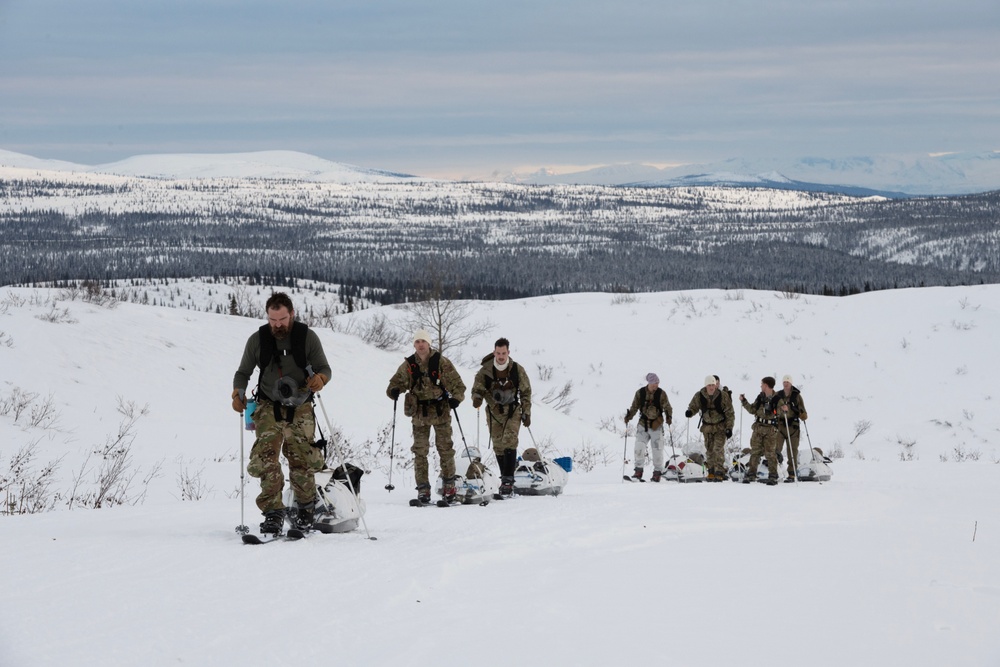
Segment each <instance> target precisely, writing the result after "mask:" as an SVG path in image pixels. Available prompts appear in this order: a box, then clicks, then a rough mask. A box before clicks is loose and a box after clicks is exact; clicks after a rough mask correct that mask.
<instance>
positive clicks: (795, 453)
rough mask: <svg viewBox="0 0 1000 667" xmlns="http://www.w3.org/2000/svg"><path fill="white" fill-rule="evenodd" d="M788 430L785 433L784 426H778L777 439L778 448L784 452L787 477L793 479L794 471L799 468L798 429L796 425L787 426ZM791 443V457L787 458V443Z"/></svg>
mask: <svg viewBox="0 0 1000 667" xmlns="http://www.w3.org/2000/svg"><path fill="white" fill-rule="evenodd" d="M789 427H790V428H789V430H788V431H787V432H786V431H785V425H784V424H780V426H779V427H778V438H779V439H780V440H779V443H780V444H779V447H780V449H781V450H783V451H784V453H785V454H784V455H785V458H786V459H787V460H788V476H789V477H793V476H794V475H795V471H796V469H797V468H798V467H799V427H798V425H794V426H793V425H791V424H789ZM789 442H791V445H792V455H791V457H789V456H788V443H789Z"/></svg>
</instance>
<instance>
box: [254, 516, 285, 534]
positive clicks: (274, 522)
mask: <svg viewBox="0 0 1000 667" xmlns="http://www.w3.org/2000/svg"><path fill="white" fill-rule="evenodd" d="M284 527H285V510H268V511H267V512H264V521H263V522H261V524H260V534H261V535H264V534H265V533H269V534H271V535H281V529H282V528H284Z"/></svg>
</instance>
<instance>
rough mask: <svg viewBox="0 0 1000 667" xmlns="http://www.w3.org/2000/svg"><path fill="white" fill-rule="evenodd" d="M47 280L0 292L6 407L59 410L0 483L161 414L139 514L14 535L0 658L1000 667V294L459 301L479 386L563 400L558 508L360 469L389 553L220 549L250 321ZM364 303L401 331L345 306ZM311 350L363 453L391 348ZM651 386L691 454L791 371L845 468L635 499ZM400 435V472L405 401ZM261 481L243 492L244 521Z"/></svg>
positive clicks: (320, 538)
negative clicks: (730, 415) (527, 381)
mask: <svg viewBox="0 0 1000 667" xmlns="http://www.w3.org/2000/svg"><path fill="white" fill-rule="evenodd" d="M212 287H213V292H215V293H216V294H218V292H219V289H220V288H219V287H218V286H212ZM59 294H60V293H59V292H58V291H55V290H51V291H50V290H41V289H39V290H30V289H0V366H2V367H3V368H4V373H3V375H2V376H0V404H2V402H3V401H4V400H9V397H10V395H11V392H12V391H13V390H14V389H15V388H17V389H19V390H20V391H22V392H31V393H32V394H34V395H36V396H37V397H38V398H37V400H36V403H35V405H36V406H37V405H38V404H40V403H41V402H43V401H44V400H45V399H46V397H49V398H50V401H51V404H52V406H54V408H55V409H56V411H57V413H58V415H57V416H58V418H57V419H56V420H55V421H54V422H50V423H48V425H47V426H36V427H32V426H29V424H28V416H27V415H26V414H23V415H21V417H20V418H19V420H18V421H17V422H15V421H14V419H13V416H12V415H11V414H10V413H9V412H8V413H6V414H0V443H2V444H0V476H3V475H4V474H5V473H7V467H6V466H7V462H8V460H9V457H10V456H11V455H12V453H13V452H14V451H16V449H18V448H19V447H21V446H23V445H25V444H27V443H28V442H36V443H37V448H38V449H39V452H40V453H39V459H40V461H39V463H44V462H47V461H49V460H52V459H54V458H56V457H59V456H63V457H64V458H63V459H62V461H61V463H60V466H59V469H58V471H57V476H56V482H55V484H54V489H55V490H57V491H59V492H62V493H67V492H68V491H69V490H70V488H71V487H72V484H73V478H74V476H75V475H78V471H79V470H80V466H81V465H82V464H83V462H84V461H85V459H86V454H87V452H88V451H90V450H92V449H94V448H95V447H99V446H101V445H102V443H104V442H106V440H107V438H108V437H109V434H114V433H116V432H117V429H118V428H119V425H120V422H121V421H122V414H120V412H119V406H120V405H121V404H122V403H123V402H124V404H126V405H128V404H132V405H134V406H138V407H140V408H141V407H143V406H146V407H147V411H146V414H144V415H142V416H141V417H139V419H138V420H137V422H136V426H135V440H134V446H133V456H134V462H135V465H136V466H138V467H140V468H141V470H142V473H141V474H140V478H141V477H142V475H143V474H145V473H147V472H148V471H150V470H151V469H153V468H154V467H155V466H156V464H157V463H160V464H161V466H162V468H161V474H160V476H159V477H157V478H155V479H153V480H152V481H151V482H150V483H149V486H148V493H147V496H146V500H145V502H144V503H140V504H136V505H126V506H122V507H114V508H108V509H101V510H90V509H79V508H77V509H73V510H67V509H65V506H64V505H62V506H61V507H60V508H58V509H56V510H55V511H51V512H44V513H40V514H33V515H22V516H2V517H0V568H2V570H3V571H4V572H6V573H7V576H6V577H5V581H4V586H3V601H4V604H3V605H0V665H3V666H4V667H7V665H11V666H17V667H34V666H41V665H75V666H76V665H80V666H84V665H101V666H109V665H136V664H147V665H167V664H195V665H233V664H239V665H273V664H302V663H304V662H306V661H315V660H321V661H328V662H331V663H332V662H335V661H344V660H349V661H350V662H352V663H355V664H373V665H439V664H441V663H442V661H455V660H458V661H461V662H466V661H475V662H477V663H482V664H497V663H500V664H508V663H509V664H518V665H553V664H576V665H605V664H609V663H611V664H620V663H622V662H628V661H630V660H644V661H653V662H656V663H660V662H663V663H666V662H669V663H671V664H679V665H713V664H720V663H724V662H730V661H733V662H735V661H739V662H740V663H742V664H748V665H793V664H799V663H801V662H804V661H805V662H808V663H809V664H815V665H845V664H906V665H942V664H955V665H958V664H962V665H973V664H974V665H995V664H998V663H1000V638H998V637H997V634H996V625H997V620H998V619H1000V584H997V583H996V581H995V580H994V579H993V576H994V574H995V572H994V570H995V567H996V564H997V563H998V562H1000V521H998V516H997V509H996V508H997V507H998V502H997V501H998V497H1000V491H998V490H997V489H998V486H997V485H998V482H1000V465H997V463H998V462H1000V444H998V433H1000V414H998V413H997V410H996V409H995V401H994V398H993V396H992V394H993V393H994V392H993V385H992V383H993V382H994V381H995V380H996V378H997V377H998V376H1000V360H998V357H997V355H996V354H995V352H993V351H992V350H994V346H995V345H994V343H993V332H995V331H996V330H997V328H998V326H1000V286H994V285H988V286H978V287H955V288H928V289H919V290H899V291H891V292H879V293H869V294H863V295H857V296H854V297H847V298H821V297H805V296H803V297H799V298H789V295H783V294H778V293H773V292H755V291H750V290H746V291H740V292H722V291H712V290H701V291H689V292H676V293H655V294H641V295H634V296H624V297H623V296H621V295H608V294H574V295H563V296H554V297H544V298H537V299H526V300H517V301H505V302H479V303H475V304H473V308H472V312H473V313H474V316H475V317H476V318H479V319H481V320H486V319H489V320H491V321H492V322H493V323H495V326H494V328H493V330H492V331H490V332H489V333H487V334H484V335H482V336H480V337H478V338H477V339H475V340H473V341H471V342H470V343H469V344H468V345H465V346H462V347H461V348H460V349H456V350H454V351H453V352H452V354H451V355H450V356H451V357H452V358H453V359H455V360H456V363H458V365H459V368H460V371H461V372H462V374H463V377H464V378H465V379H466V383H467V384H471V380H472V377H473V374H474V372H475V370H476V363H475V361H476V360H477V359H478V358H480V357H481V356H482V354H484V353H485V352H487V351H489V350H490V349H491V346H492V341H493V339H495V338H496V337H498V336H500V335H504V336H507V337H508V338H510V339H511V341H512V350H511V356H512V357H513V358H514V359H515V360H516V361H518V362H519V363H521V364H522V365H523V366H524V368H525V369H526V370H527V372H529V373H532V384H533V387H534V389H535V396H536V399H540V398H541V397H542V396H544V395H545V394H546V393H547V392H548V391H550V390H558V389H559V388H561V387H562V386H563V385H564V384H565V383H566V382H567V381H572V382H573V393H572V397H573V398H574V399H576V403H575V404H574V405H573V406H572V407H571V408H570V409H569V414H564V413H562V412H559V411H557V410H554V409H553V408H552V407H551V406H548V405H545V404H541V403H538V402H537V400H536V406H535V409H534V410H533V420H532V429H531V434H530V435H529V434H523V435H524V437H523V438H522V447H524V446H526V443H527V444H531V440H530V438H533V439H535V440H537V442H538V444H539V445H540V446H541V447H543V449H546V450H547V451H549V452H550V453H553V454H556V455H569V454H573V455H574V459H575V462H576V466H575V468H574V471H573V472H572V473H571V474H570V480H569V483H568V485H567V486H566V489H565V493H564V494H563V495H562V496H559V497H555V498H553V497H524V498H517V499H515V500H513V501H504V502H493V503H490V505H488V506H487V507H478V506H469V507H456V508H448V509H439V508H434V507H429V508H420V509H414V508H410V507H408V506H407V501H408V500H409V498H410V497H411V495H412V491H411V489H412V486H413V478H412V474H411V472H410V469H409V468H408V467H406V466H403V467H397V468H395V469H394V470H393V479H392V481H393V484H395V486H396V490H395V491H393V492H391V493H389V492H387V491H386V490H385V489H384V488H383V487H384V486H385V485H386V483H387V481H388V480H387V478H386V473H387V471H388V468H387V461H386V457H385V456H380V457H379V459H378V463H377V465H376V466H375V468H376V469H375V470H373V471H372V473H371V474H370V475H366V476H365V478H364V479H363V481H362V495H363V497H364V498H365V500H366V502H367V506H368V513H367V515H366V522H367V526H368V529H369V531H370V533H371V535H372V536H373V537H375V538H377V539H376V540H368V539H366V534H365V531H364V530H359V531H356V532H354V533H349V534H344V535H315V536H311V537H310V538H308V539H307V540H306V541H304V542H297V543H284V542H283V543H279V544H273V545H267V546H260V547H247V546H243V545H242V544H240V542H239V539H238V537H237V535H236V533H235V531H234V528H235V526H236V525H237V524H239V523H240V522H241V507H240V499H239V496H238V494H237V493H236V491H237V490H238V487H239V466H240V463H239V446H240V441H239V436H240V434H241V432H238V427H239V418H238V416H237V415H236V413H234V412H232V411H231V409H230V407H229V393H230V390H231V378H232V374H233V372H234V371H235V367H236V364H237V362H238V360H239V355H240V354H241V352H242V347H243V343H244V341H245V340H246V337H247V336H248V335H249V334H250V333H251V332H252V331H253V329H254V328H255V327H256V326H258V324H259V323H258V322H256V321H253V320H248V319H245V318H238V317H231V316H225V315H213V314H209V313H203V312H196V311H193V310H185V309H170V308H162V307H153V306H140V305H136V304H129V303H122V304H119V305H118V306H117V307H116V308H112V309H109V308H106V307H100V306H98V305H95V304H90V303H85V302H82V301H65V300H64V301H58V302H57V303H56V302H55V301H54V299H56V298H57V297H58V295H59ZM308 294H309V299H310V301H314V300H316V299H317V298H320V297H318V296H315V295H314V294H313V293H312V292H309V293H308ZM292 298H293V300H296V302H300V301H301V300H302V299H303V298H304V296H303V295H302V294H296V293H294V292H293V293H292ZM330 298H336V297H335V296H331V297H330ZM380 315H384V316H386V317H388V318H389V319H390V320H391V321H394V322H398V321H399V320H400V319H401V318H402V317H403V316H404V315H405V314H404V313H402V312H401V311H400V310H399V309H395V308H380V309H375V308H373V309H369V310H365V311H362V312H358V313H353V314H351V315H343V316H339V317H341V318H344V319H345V320H353V321H354V322H355V324H357V325H362V324H364V322H365V321H367V320H370V319H371V318H375V317H378V316H380ZM319 334H320V337H321V339H322V340H323V343H324V347H325V349H326V352H327V354H328V356H329V357H330V361H331V365H332V366H333V368H334V378H333V380H332V382H331V384H330V385H329V386H328V387H327V389H326V390H324V392H323V394H322V398H323V404H324V406H325V407H326V409H327V412H328V413H329V415H330V419H331V422H332V425H333V427H334V428H335V429H339V430H341V431H342V433H343V435H344V437H345V439H346V442H348V443H349V444H350V445H351V446H354V447H355V448H357V449H364V447H363V446H362V443H363V442H364V441H366V440H375V439H376V438H377V433H378V432H379V431H380V430H382V429H385V428H387V427H388V426H389V424H390V423H391V419H392V403H391V402H390V401H389V400H388V399H386V398H385V394H384V390H385V385H386V383H387V382H388V379H389V377H390V375H391V374H392V373H393V371H394V370H395V368H396V366H398V364H399V362H400V360H401V357H402V355H403V351H383V350H377V349H374V348H371V347H370V346H368V345H366V344H365V343H363V342H362V341H361V340H360V339H358V338H356V337H353V336H350V335H346V334H343V333H338V332H336V331H331V330H327V329H321V330H319ZM543 370H545V371H546V377H547V379H544V380H543V379H541V375H542V371H543ZM649 371H654V372H657V373H658V374H659V376H660V378H661V380H662V386H663V387H664V388H665V389H667V391H668V395H669V398H670V400H671V403H672V404H673V407H674V410H675V424H674V430H673V435H674V438H675V441H676V442H677V444H678V445H683V444H685V442H686V441H687V440H688V438H689V437H690V440H691V442H692V443H696V442H697V438H696V435H695V433H694V429H693V428H692V429H691V431H690V433H689V432H688V431H687V422H686V420H685V419H684V418H683V416H682V413H683V409H684V407H685V405H686V403H687V401H688V400H689V399H690V397H691V395H692V394H693V393H694V392H695V390H696V389H697V388H698V387H699V385H700V383H701V381H702V378H704V376H705V375H706V374H710V373H718V374H720V375H721V376H722V378H723V382H724V383H725V384H727V385H728V386H730V387H731V388H733V389H734V393H736V394H737V395H738V394H739V393H740V392H744V393H747V394H748V395H750V397H751V398H752V396H753V395H755V394H756V391H757V387H758V384H759V378H760V377H761V376H763V375H765V374H770V375H776V376H777V377H779V378H780V377H781V375H783V374H784V373H791V374H792V375H793V376H795V380H796V384H797V385H798V386H799V387H801V389H802V391H803V396H804V398H805V400H806V402H807V406H808V408H809V412H810V415H811V416H810V419H809V420H808V422H806V423H807V425H808V428H809V438H810V440H811V442H812V443H813V444H814V445H817V446H820V447H822V448H824V450H825V451H826V452H828V453H830V452H832V451H834V450H839V451H840V452H841V453H842V457H839V458H835V459H834V462H833V465H832V467H833V470H834V476H833V479H832V480H831V481H830V482H828V483H823V484H799V485H791V484H782V485H779V486H777V487H766V486H764V485H751V486H743V485H737V484H730V483H726V484H712V485H709V484H700V485H679V484H660V485H654V484H651V483H647V484H641V485H640V484H623V483H622V482H621V471H622V460H621V452H622V449H623V446H625V444H626V443H625V441H624V440H623V433H622V431H621V426H622V425H621V424H620V421H621V415H622V414H623V413H624V410H625V408H626V407H627V406H628V403H629V402H630V400H631V394H632V392H633V391H634V390H635V389H636V388H638V387H639V386H640V385H641V384H642V383H643V380H642V378H643V376H644V375H645V374H646V373H647V372H649ZM459 416H460V417H461V420H462V426H463V429H464V433H465V437H466V439H467V440H468V442H469V444H474V443H477V442H478V441H479V439H480V438H481V437H484V436H482V435H481V429H480V425H479V424H477V422H476V414H475V411H473V410H472V408H471V407H470V406H469V405H467V404H466V405H463V406H462V407H461V408H460V410H459ZM748 419H749V418H746V419H744V421H743V422H742V424H741V426H742V428H741V430H740V432H738V433H737V438H738V439H740V440H741V442H742V443H744V444H746V442H747V440H748V438H749V421H748ZM863 421H869V422H870V425H871V426H870V429H869V430H867V432H865V433H863V434H861V435H858V434H857V430H858V427H857V425H858V423H859V422H863ZM325 426H327V425H326V424H324V427H325ZM615 428H617V431H616V432H612V431H613V430H614V429H615ZM609 429H611V430H609ZM324 430H326V429H324ZM396 436H397V437H396V442H395V458H396V461H397V463H398V462H400V461H404V462H405V461H406V460H407V459H408V456H409V452H408V448H409V445H410V437H409V428H408V425H407V423H406V420H405V419H404V418H403V417H402V415H401V414H400V415H399V416H398V421H397V430H396ZM852 440H853V442H852ZM456 441H458V442H460V441H461V439H460V438H459V437H458V435H457V429H456ZM632 442H633V440H632V437H629V439H628V441H627V447H628V449H629V450H630V449H631V446H632ZM905 443H912V444H910V445H909V446H907V444H905ZM250 444H251V439H250V438H246V440H245V448H246V450H247V451H249V447H250ZM806 444H807V442H806V440H805V438H804V439H803V445H804V447H803V449H805V445H806ZM483 448H484V449H485V440H484V441H483ZM588 451H589V452H592V453H593V452H598V454H597V455H596V457H597V459H598V461H597V463H596V465H595V467H594V468H593V470H591V471H586V470H585V467H586V466H584V465H582V463H583V461H584V459H585V456H584V454H585V453H586V452H588ZM907 452H909V453H910V454H911V456H910V457H909V459H912V460H903V459H906V458H907V457H906V456H905V455H906V454H907ZM628 455H629V458H631V452H628ZM602 456H603V458H601V457H602ZM973 459H976V460H973ZM91 463H93V461H91ZM185 470H186V471H187V472H188V473H191V472H192V471H201V474H202V475H203V481H204V485H205V488H204V493H203V495H202V498H201V499H200V500H197V501H190V500H189V501H182V500H180V497H181V490H180V481H179V479H180V477H181V476H182V474H183V473H184V471H185ZM90 483H91V482H90V476H89V475H85V476H84V479H83V480H82V482H81V486H83V487H87V486H88V485H89V484H90ZM137 484H138V482H137ZM257 489H258V486H257V482H256V480H252V479H249V478H248V486H247V497H246V502H245V522H246V523H247V524H249V525H250V526H252V527H255V526H256V524H257V523H258V522H259V518H258V517H259V515H258V514H257V512H256V508H255V507H254V504H253V497H254V495H255V494H256V492H257Z"/></svg>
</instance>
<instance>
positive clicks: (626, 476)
mask: <svg viewBox="0 0 1000 667" xmlns="http://www.w3.org/2000/svg"><path fill="white" fill-rule="evenodd" d="M622 479H624V480H625V481H626V482H632V483H633V484H634V483H636V482H645V481H646V480H644V479H636V478H635V477H629V476H628V475H622Z"/></svg>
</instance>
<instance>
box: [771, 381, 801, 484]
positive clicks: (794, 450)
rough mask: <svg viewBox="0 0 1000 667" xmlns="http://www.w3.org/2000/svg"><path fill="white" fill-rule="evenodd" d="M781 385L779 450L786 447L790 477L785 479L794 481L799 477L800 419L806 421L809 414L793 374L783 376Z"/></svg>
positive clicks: (779, 398) (778, 395)
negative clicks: (793, 379)
mask: <svg viewBox="0 0 1000 667" xmlns="http://www.w3.org/2000/svg"><path fill="white" fill-rule="evenodd" d="M781 387H782V390H781V391H779V392H778V393H777V402H776V404H775V405H776V406H777V410H778V412H777V415H778V431H779V432H780V434H781V444H780V447H779V451H780V450H781V449H784V450H785V456H786V457H788V477H786V478H785V481H786V482H794V481H796V480H797V479H798V465H799V420H803V421H805V420H806V419H807V418H808V417H809V415H807V414H806V404H805V402H804V401H803V400H802V393H801V392H800V391H799V390H798V388H797V387H795V386H794V385H793V384H792V376H791V375H786V376H784V377H783V378H781ZM789 450H790V452H789Z"/></svg>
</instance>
